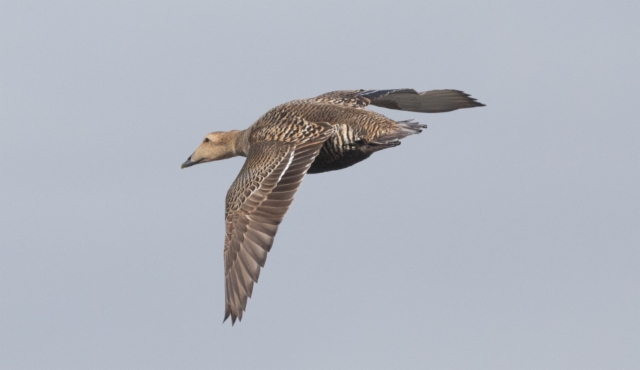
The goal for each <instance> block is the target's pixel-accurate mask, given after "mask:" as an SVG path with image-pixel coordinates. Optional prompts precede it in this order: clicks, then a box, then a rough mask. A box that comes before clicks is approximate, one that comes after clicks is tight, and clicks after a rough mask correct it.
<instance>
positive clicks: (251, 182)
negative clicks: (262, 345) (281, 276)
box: [224, 125, 332, 324]
mask: <svg viewBox="0 0 640 370" xmlns="http://www.w3.org/2000/svg"><path fill="white" fill-rule="evenodd" d="M330 127H331V126H329V125H326V126H323V131H322V132H320V134H319V136H318V137H316V138H314V139H313V140H311V141H308V142H304V143H284V142H273V141H272V142H260V143H256V144H252V145H251V149H250V151H249V154H248V155H247V160H246V162H245V164H244V166H243V167H242V170H241V171H240V174H239V175H238V177H237V178H236V180H235V181H234V183H233V185H231V188H230V189H229V192H228V193H227V202H226V204H227V205H226V217H225V219H226V237H225V243H224V271H225V314H224V319H225V320H226V319H227V318H228V317H229V316H231V322H232V324H234V323H235V321H236V318H237V319H238V320H242V313H243V312H244V311H245V309H246V307H247V300H248V298H250V297H251V293H252V291H253V284H254V283H256V282H258V277H259V276H260V268H261V267H264V264H265V262H266V260H267V252H269V250H270V249H271V246H272V244H273V238H274V237H275V235H276V232H277V231H278V225H279V224H280V222H281V221H282V219H283V218H284V215H285V213H286V212H287V210H288V209H289V206H290V205H291V202H293V196H294V194H295V193H296V191H297V190H298V186H300V183H301V182H302V179H303V177H304V175H305V174H306V173H307V170H308V169H309V167H310V166H311V164H312V163H313V160H314V159H315V158H316V156H317V155H318V152H319V151H320V148H321V147H322V144H323V143H324V141H325V140H326V139H327V138H328V137H329V135H330V134H331V132H332V131H331V128H330Z"/></svg>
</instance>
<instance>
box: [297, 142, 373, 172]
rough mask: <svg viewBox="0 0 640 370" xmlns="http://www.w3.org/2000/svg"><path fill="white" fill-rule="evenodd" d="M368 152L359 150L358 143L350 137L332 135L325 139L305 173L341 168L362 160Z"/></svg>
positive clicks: (369, 154)
mask: <svg viewBox="0 0 640 370" xmlns="http://www.w3.org/2000/svg"><path fill="white" fill-rule="evenodd" d="M369 156H371V153H370V152H364V151H362V150H360V145H358V143H357V142H356V141H355V140H354V138H352V137H346V136H345V135H334V136H332V137H331V138H329V139H328V140H327V141H325V143H324V145H322V148H321V149H320V153H319V154H318V156H317V157H316V159H315V161H313V164H312V165H311V167H310V168H309V171H308V172H307V173H322V172H328V171H335V170H341V169H343V168H347V167H350V166H353V165H354V164H356V163H358V162H361V161H364V160H365V159H367V158H369Z"/></svg>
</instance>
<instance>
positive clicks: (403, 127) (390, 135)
mask: <svg viewBox="0 0 640 370" xmlns="http://www.w3.org/2000/svg"><path fill="white" fill-rule="evenodd" d="M396 125H397V127H396V129H395V130H393V131H390V132H387V133H385V134H382V135H380V136H379V137H378V138H376V140H375V141H374V143H376V144H387V143H389V142H392V141H398V140H400V139H403V138H405V137H407V136H409V135H414V134H419V133H421V132H422V130H423V129H425V128H427V125H421V124H420V123H419V122H413V120H412V119H409V120H406V121H396Z"/></svg>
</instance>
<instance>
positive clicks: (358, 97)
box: [182, 89, 483, 323]
mask: <svg viewBox="0 0 640 370" xmlns="http://www.w3.org/2000/svg"><path fill="white" fill-rule="evenodd" d="M369 104H373V105H377V106H381V107H385V108H390V109H400V110H409V111H414V112H427V113H436V112H449V111H452V110H456V109H460V108H471V107H479V106H483V104H481V103H478V102H477V101H476V100H475V99H473V98H471V97H470V96H469V95H467V94H465V93H463V92H462V91H458V90H434V91H427V92H422V93H418V92H416V91H415V90H413V89H395V90H348V91H333V92H330V93H326V94H322V95H319V96H317V97H315V98H311V99H304V100H294V101H291V102H288V103H285V104H282V105H280V106H277V107H275V108H273V109H271V110H269V111H268V112H267V113H265V115H263V116H262V117H260V119H258V121H256V122H255V123H254V124H253V125H251V126H250V127H249V128H248V129H246V130H242V131H229V132H212V133H210V134H208V135H207V136H206V137H205V139H204V140H203V142H202V144H201V145H200V146H199V147H198V148H197V149H196V151H195V152H194V153H193V154H192V155H191V156H190V157H189V158H188V159H187V161H186V162H185V163H184V164H183V165H182V167H183V168H184V167H189V166H192V165H195V164H199V163H205V162H210V161H215V160H220V159H226V158H231V157H234V156H245V157H247V160H246V161H245V163H244V166H243V167H242V169H241V170H240V174H239V175H238V177H237V178H236V180H235V181H234V182H233V184H232V185H231V188H229V191H228V192H227V199H226V210H225V223H226V237H225V243H224V267H225V269H224V270H225V320H226V319H227V318H228V317H231V322H232V323H235V321H236V319H238V320H241V319H242V314H243V312H244V311H245V309H246V306H247V300H248V298H250V297H251V293H252V292H253V284H254V283H256V282H257V281H258V277H259V276H260V268H261V267H264V264H265V262H266V259H267V252H268V251H269V250H270V249H271V246H272V245H273V239H274V237H275V235H276V232H277V231H278V225H279V224H280V222H281V221H282V219H283V218H284V215H285V213H286V212H287V210H288V208H289V206H290V205H291V202H292V201H293V197H294V195H295V192H296V190H297V189H298V186H300V183H301V182H302V179H303V177H304V176H305V174H306V173H320V172H326V171H333V170H339V169H342V168H345V167H349V166H352V165H354V164H356V163H358V162H360V161H362V160H365V159H367V158H368V157H369V156H371V154H373V153H375V152H376V151H379V150H382V149H386V148H391V147H394V146H397V145H399V144H400V139H402V138H404V137H406V136H408V135H412V134H417V133H420V132H421V131H422V129H423V128H426V126H424V125H420V124H418V123H415V122H412V121H399V122H396V121H393V120H391V119H389V118H387V117H385V116H383V115H381V114H378V113H375V112H372V111H368V110H366V109H365V108H366V106H367V105H369Z"/></svg>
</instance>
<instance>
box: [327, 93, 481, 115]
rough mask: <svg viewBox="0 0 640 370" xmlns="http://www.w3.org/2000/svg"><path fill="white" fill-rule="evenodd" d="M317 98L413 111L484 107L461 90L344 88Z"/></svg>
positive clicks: (344, 103) (428, 111) (358, 106)
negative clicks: (422, 90) (420, 90)
mask: <svg viewBox="0 0 640 370" xmlns="http://www.w3.org/2000/svg"><path fill="white" fill-rule="evenodd" d="M315 99H316V101H319V102H325V103H333V104H340V105H345V106H350V107H353V108H362V109H364V108H365V107H366V106H367V105H369V104H371V105H376V106H379V107H383V108H389V109H398V110H406V111H411V112H423V113H441V112H450V111H453V110H456V109H461V108H473V107H483V106H484V104H482V103H480V102H478V101H476V99H474V98H472V97H471V96H470V95H469V94H466V93H464V92H462V91H459V90H431V91H424V92H420V93H419V92H417V91H416V90H414V89H391V90H343V91H332V92H329V93H326V94H322V95H319V96H318V97H316V98H315Z"/></svg>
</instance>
